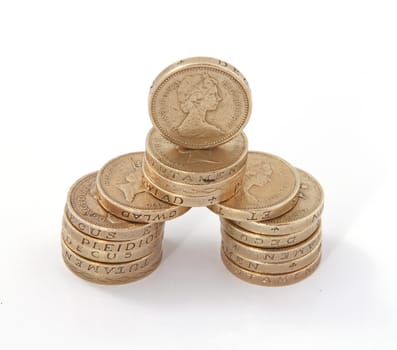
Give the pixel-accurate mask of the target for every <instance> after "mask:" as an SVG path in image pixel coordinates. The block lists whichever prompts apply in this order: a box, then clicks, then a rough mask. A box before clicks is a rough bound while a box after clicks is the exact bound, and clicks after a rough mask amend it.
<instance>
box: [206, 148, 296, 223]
mask: <svg viewBox="0 0 397 350" xmlns="http://www.w3.org/2000/svg"><path fill="white" fill-rule="evenodd" d="M299 186H300V179H299V174H298V172H297V170H296V169H295V168H294V167H293V166H291V165H290V164H289V163H287V162H286V161H285V160H283V159H281V158H279V157H276V156H274V155H271V154H268V153H262V152H248V161H247V170H246V172H245V176H244V179H243V185H242V188H241V190H240V192H239V193H238V194H236V196H234V197H232V198H231V199H229V200H227V201H225V202H222V203H219V204H214V205H211V206H209V207H208V208H209V209H210V210H212V211H213V212H214V213H216V214H218V215H220V216H222V217H224V218H226V219H230V220H234V221H247V220H248V221H260V220H269V219H272V218H275V217H277V216H280V215H283V214H284V213H286V212H287V211H288V210H290V209H292V208H293V207H294V205H295V204H296V202H297V200H298V192H299Z"/></svg>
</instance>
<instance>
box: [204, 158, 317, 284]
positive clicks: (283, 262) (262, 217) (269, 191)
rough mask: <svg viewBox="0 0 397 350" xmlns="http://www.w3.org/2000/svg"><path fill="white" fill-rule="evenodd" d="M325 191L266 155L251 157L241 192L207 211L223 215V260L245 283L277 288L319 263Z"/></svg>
mask: <svg viewBox="0 0 397 350" xmlns="http://www.w3.org/2000/svg"><path fill="white" fill-rule="evenodd" d="M323 200H324V196H323V191H322V189H321V186H320V184H319V183H318V182H317V181H316V180H315V179H314V178H313V177H312V176H311V175H309V174H308V173H306V172H304V171H302V170H297V169H295V168H293V167H292V166H291V165H289V164H288V163H287V162H286V161H284V160H282V159H280V158H278V157H275V156H273V155H270V154H266V153H260V152H250V153H249V155H248V166H247V172H246V175H245V178H244V181H243V189H242V191H240V192H239V194H237V195H236V196H235V197H233V198H232V199H230V200H228V201H226V202H223V203H220V204H218V205H213V206H210V207H209V208H210V209H211V210H212V211H214V212H215V213H217V214H219V215H220V216H221V231H222V249H221V255H222V261H223V262H224V264H225V266H226V268H227V269H228V270H229V271H230V272H231V273H233V274H234V275H235V276H237V277H239V278H241V279H242V280H244V281H247V282H250V283H253V284H259V285H266V286H281V285H287V284H291V283H295V282H298V281H300V280H301V279H303V278H305V277H306V276H308V275H310V274H311V273H312V272H313V271H314V270H315V269H316V268H317V266H318V264H319V263H320V258H321V224H320V221H321V220H320V217H321V213H322V209H323Z"/></svg>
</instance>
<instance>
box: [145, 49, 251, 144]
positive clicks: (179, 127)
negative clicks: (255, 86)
mask: <svg viewBox="0 0 397 350" xmlns="http://www.w3.org/2000/svg"><path fill="white" fill-rule="evenodd" d="M251 108H252V101H251V92H250V89H249V86H248V83H247V80H246V79H245V78H244V76H243V75H242V74H241V73H240V72H239V71H238V70H237V69H236V68H234V67H233V66H231V65H230V64H228V63H226V62H224V61H221V60H218V59H215V58H210V57H192V58H187V59H184V60H181V61H179V62H177V63H174V64H172V65H170V66H169V67H167V68H166V69H164V70H163V71H162V72H161V73H160V74H159V75H158V76H157V77H156V79H155V80H154V82H153V84H152V86H151V88H150V93H149V114H150V117H151V120H152V122H153V125H154V126H155V127H156V128H158V129H159V130H160V132H161V133H162V134H163V135H164V137H165V138H167V139H168V140H170V141H171V142H173V143H175V144H177V145H180V146H183V147H185V148H194V149H200V148H211V147H214V146H217V145H219V144H222V143H225V142H227V141H229V140H230V139H232V138H233V137H234V136H235V135H237V134H238V133H239V132H240V131H241V130H242V129H243V128H244V126H245V125H246V123H247V121H248V119H249V116H250V114H251Z"/></svg>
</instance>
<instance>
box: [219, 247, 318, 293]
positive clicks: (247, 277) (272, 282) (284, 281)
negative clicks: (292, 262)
mask: <svg viewBox="0 0 397 350" xmlns="http://www.w3.org/2000/svg"><path fill="white" fill-rule="evenodd" d="M221 257H222V261H223V263H224V265H225V267H226V268H227V269H228V270H229V271H230V272H231V273H232V274H233V275H235V276H236V277H238V278H240V279H241V280H243V281H244V282H248V283H252V284H257V285H260V286H269V287H277V286H286V285H289V284H293V283H297V282H299V281H301V280H303V279H305V278H306V277H308V276H310V275H311V274H312V273H313V272H314V271H315V270H316V269H317V267H318V265H319V264H320V261H321V253H320V254H318V256H317V257H316V259H315V260H314V261H313V262H312V263H310V264H309V265H307V266H305V267H303V268H302V269H300V270H298V271H294V272H290V273H285V274H276V275H271V274H262V273H256V272H252V271H248V270H246V269H243V268H241V267H239V266H238V265H236V264H235V263H233V262H232V261H231V260H230V259H229V258H228V257H227V256H226V255H225V254H224V253H223V251H222V249H221Z"/></svg>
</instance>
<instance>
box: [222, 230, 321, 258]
mask: <svg viewBox="0 0 397 350" xmlns="http://www.w3.org/2000/svg"><path fill="white" fill-rule="evenodd" d="M222 240H223V245H224V246H226V247H228V248H229V249H231V250H232V251H233V252H235V253H236V254H237V255H240V256H242V257H245V258H247V259H251V260H255V261H259V262H284V261H290V260H294V259H297V258H299V257H301V256H303V255H306V254H308V253H309V252H311V251H312V250H313V249H314V247H315V246H316V245H317V244H318V243H319V242H320V241H321V227H319V228H318V229H317V230H316V232H315V233H314V234H313V235H311V236H310V237H309V238H308V239H306V240H305V241H303V242H301V243H299V244H296V245H294V246H291V247H285V248H258V247H251V246H249V245H246V244H244V243H241V242H239V241H236V240H235V239H233V238H232V237H230V236H229V235H228V234H227V232H225V231H224V230H222Z"/></svg>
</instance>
